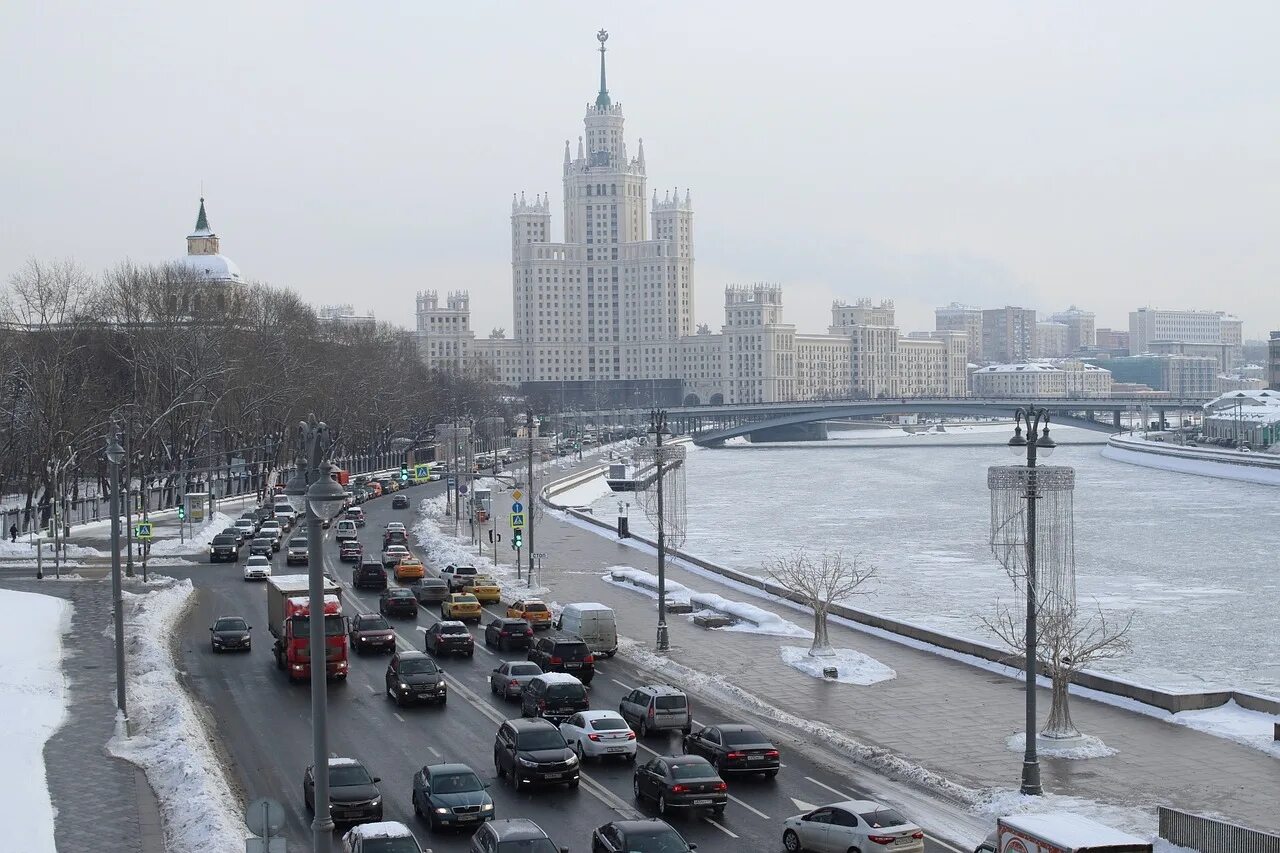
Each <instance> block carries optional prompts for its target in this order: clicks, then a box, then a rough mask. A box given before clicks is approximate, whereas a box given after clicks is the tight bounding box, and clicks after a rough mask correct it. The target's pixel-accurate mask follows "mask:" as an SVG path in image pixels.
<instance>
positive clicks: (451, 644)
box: [415, 605, 476, 657]
mask: <svg viewBox="0 0 1280 853" xmlns="http://www.w3.org/2000/svg"><path fill="white" fill-rule="evenodd" d="M415 606H416V605H415ZM423 642H424V645H425V646H426V649H427V651H429V652H431V654H433V655H447V654H460V655H466V656H467V657H472V656H474V655H475V653H476V644H475V640H473V639H472V638H471V632H470V631H468V630H467V626H466V625H463V624H462V623H461V622H453V621H445V622H437V623H435V624H434V625H432V626H431V627H430V628H428V629H427V632H426V637H425V639H424V641H423Z"/></svg>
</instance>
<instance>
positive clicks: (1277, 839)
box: [1159, 806, 1280, 853]
mask: <svg viewBox="0 0 1280 853" xmlns="http://www.w3.org/2000/svg"><path fill="white" fill-rule="evenodd" d="M1277 807H1278V808H1280V806H1277ZM1159 814H1160V837H1161V838H1163V839H1164V840H1165V841H1168V842H1169V843H1171V844H1176V845H1178V846H1179V847H1190V848H1191V849H1192V850H1199V851H1200V853H1280V835H1272V834H1271V833H1269V832H1260V831H1258V830H1256V829H1249V828H1248V827H1245V826H1240V825H1239V824H1235V823H1228V822H1227V821H1223V820H1217V819H1215V818H1211V817H1204V816H1203V815H1198V814H1191V813H1190V812H1184V811H1179V810H1178V809H1171V808H1169V807H1167V806H1160V807H1159Z"/></svg>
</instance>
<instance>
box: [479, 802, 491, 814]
mask: <svg viewBox="0 0 1280 853" xmlns="http://www.w3.org/2000/svg"><path fill="white" fill-rule="evenodd" d="M480 811H482V812H491V811H493V803H485V804H484V805H482V806H481V807H480Z"/></svg>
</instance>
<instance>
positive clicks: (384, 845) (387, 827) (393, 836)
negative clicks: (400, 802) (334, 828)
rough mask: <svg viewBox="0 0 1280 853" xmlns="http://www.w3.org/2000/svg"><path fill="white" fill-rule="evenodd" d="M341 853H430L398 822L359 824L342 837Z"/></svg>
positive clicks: (384, 821) (386, 821)
mask: <svg viewBox="0 0 1280 853" xmlns="http://www.w3.org/2000/svg"><path fill="white" fill-rule="evenodd" d="M342 853H430V851H423V849H422V845H420V844H419V843H418V839H417V838H415V837H414V835H413V832H412V831H411V830H410V829H409V827H407V826H405V825H404V824H403V823H401V822H400V821H398V820H382V821H378V822H377V823H361V824H357V825H356V826H353V827H352V828H351V829H349V830H347V834H346V835H344V836H342Z"/></svg>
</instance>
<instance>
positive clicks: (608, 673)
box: [172, 484, 961, 853]
mask: <svg viewBox="0 0 1280 853" xmlns="http://www.w3.org/2000/svg"><path fill="white" fill-rule="evenodd" d="M438 488H439V487H438V486H437V485H436V484H431V485H430V486H417V487H414V488H412V489H410V490H409V495H410V497H411V498H412V501H411V506H412V507H413V508H412V509H410V510H392V509H391V500H390V499H389V498H385V497H384V498H380V499H377V500H374V501H370V502H369V503H366V504H365V505H364V508H365V512H366V515H367V517H368V525H367V526H366V527H364V528H362V529H361V531H360V535H361V540H362V542H363V543H364V544H365V547H366V550H370V549H372V552H373V553H379V552H380V548H381V538H380V537H381V532H382V529H383V525H384V524H385V523H386V522H388V521H391V520H400V521H404V522H405V523H406V525H408V526H409V527H412V521H413V519H414V518H415V517H416V507H417V504H418V503H419V500H420V498H422V497H424V496H427V495H429V494H431V493H434V492H436V490H437V489H438ZM410 538H411V540H412V536H411V537H410ZM325 546H326V547H325V570H326V571H327V572H328V574H330V575H331V576H332V577H336V578H338V579H339V581H340V582H341V583H342V585H343V587H344V589H343V593H342V598H343V602H342V605H343V612H344V613H346V614H348V615H350V614H355V613H360V612H376V611H377V609H378V603H377V602H378V595H377V593H376V592H369V591H358V592H357V591H355V590H353V589H351V586H350V579H351V564H349V563H342V562H340V561H339V560H338V549H337V546H336V544H335V543H334V542H333V539H332V534H331V532H329V533H328V535H327V536H326V540H325ZM275 563H276V566H275V567H274V568H275V571H276V572H277V573H278V574H285V573H290V572H301V571H305V569H304V568H295V569H287V568H286V567H285V566H284V558H283V557H282V556H279V555H277V557H276V558H275ZM438 568H439V567H430V566H429V567H428V569H429V570H430V569H438ZM172 573H173V574H175V575H177V576H189V577H191V578H192V579H193V581H194V583H195V585H196V588H197V590H198V592H199V594H198V596H197V605H196V607H195V608H194V609H193V611H192V614H191V616H190V617H189V618H188V621H187V623H186V625H185V628H184V631H183V636H181V637H180V638H179V643H180V649H181V654H182V666H183V668H184V671H185V678H186V680H187V683H188V685H189V687H190V688H191V689H192V690H193V691H194V693H195V695H196V696H197V698H198V699H199V700H200V701H201V702H202V703H203V704H204V706H205V709H206V710H207V712H208V721H209V724H210V725H211V726H212V727H213V729H214V730H215V731H216V735H217V738H218V740H219V741H220V743H221V746H222V748H223V750H224V756H225V758H226V760H227V761H228V763H229V765H230V767H231V769H232V777H233V779H235V780H236V781H238V783H239V784H240V785H241V786H242V787H243V789H244V793H245V795H246V797H247V798H254V797H271V798H274V799H276V800H279V801H280V802H281V803H282V804H283V805H284V808H285V811H286V813H287V816H288V822H287V825H286V828H285V834H286V835H287V837H288V838H289V841H290V844H291V849H306V848H307V847H308V845H309V843H310V816H309V815H308V813H307V811H306V809H305V807H304V806H303V801H302V773H303V770H304V769H305V767H306V766H307V765H308V764H310V763H311V728H310V720H311V717H310V691H309V690H308V689H307V687H306V686H304V685H301V684H299V685H290V684H289V683H288V681H287V679H286V678H285V676H284V674H283V673H282V672H280V671H279V670H278V669H276V667H275V664H274V662H273V660H272V657H271V654H270V645H271V635H270V634H269V633H268V632H267V629H266V626H267V622H266V592H265V591H264V589H263V585H262V583H260V582H258V583H249V582H245V581H244V580H243V579H242V574H241V566H240V565H236V566H230V565H226V564H215V565H207V566H206V565H202V566H199V567H196V568H192V569H190V570H178V569H174V570H173V572H172ZM488 610H489V612H488V613H487V614H486V616H485V618H484V622H487V621H489V619H490V618H492V617H493V616H494V615H501V614H499V613H498V611H497V610H496V608H494V607H490V608H489V609H488ZM224 615H241V616H244V617H246V618H247V619H248V620H249V623H250V624H251V625H253V626H254V631H253V642H254V648H253V651H252V652H251V653H249V654H247V655H231V654H219V655H214V654H213V653H212V652H211V651H210V649H209V641H208V628H209V625H210V624H212V622H213V620H214V619H215V618H216V617H218V616H224ZM437 618H438V611H435V610H425V609H421V610H419V612H418V618H417V620H416V621H415V620H408V619H392V620H390V621H391V622H392V626H393V627H394V628H395V629H396V631H397V634H398V643H399V645H400V647H401V648H414V649H422V629H424V628H426V627H427V626H429V625H431V624H432V623H433V622H434V621H436V619H437ZM473 635H474V637H475V640H476V643H475V646H476V653H475V656H474V658H473V659H470V660H468V659H465V658H448V659H442V661H441V665H442V666H443V668H444V669H445V671H446V673H447V677H448V682H449V688H450V692H451V696H450V698H449V703H448V705H447V706H445V707H434V706H420V707H411V708H398V707H396V705H395V704H394V703H393V702H391V701H389V700H388V698H387V697H386V695H385V693H384V689H383V687H384V680H383V679H384V673H385V671H386V665H387V657H386V656H384V655H370V656H357V655H354V653H353V655H352V659H351V670H350V676H349V678H348V679H347V682H346V683H342V682H331V683H330V689H329V746H330V750H331V752H332V753H333V754H335V755H341V756H346V757H351V758H358V759H360V760H361V761H363V762H364V763H365V765H366V766H367V767H368V768H369V769H370V771H371V772H372V773H373V774H374V775H376V776H379V777H381V780H382V781H381V788H382V792H383V802H384V810H385V816H386V818H387V819H388V820H399V821H403V822H404V823H406V824H408V825H409V826H410V827H412V828H413V829H414V831H415V833H417V834H418V836H419V840H420V841H421V842H422V843H423V846H424V847H430V848H432V849H434V850H436V851H463V850H466V849H467V845H468V843H469V833H459V834H455V833H449V832H445V833H436V834H432V833H430V832H429V831H428V830H427V828H426V825H425V823H424V822H423V821H420V820H417V819H415V817H414V815H413V807H412V804H411V802H410V798H409V794H410V790H411V782H412V777H413V774H414V773H415V772H416V771H417V770H418V769H419V768H420V767H421V766H422V765H424V764H432V763H437V762H441V761H460V762H464V763H467V764H469V765H471V767H472V768H473V769H474V770H475V771H476V772H477V773H478V774H479V775H480V777H481V778H482V779H484V780H486V781H489V782H491V783H492V787H491V788H490V793H491V794H492V795H493V799H494V804H495V814H496V816H498V817H527V818H530V819H532V820H534V821H536V822H537V823H538V824H539V825H541V826H542V827H543V828H544V829H545V830H546V831H547V832H548V833H549V834H550V835H551V837H552V838H553V839H554V840H555V841H556V843H557V844H559V845H562V846H567V847H569V848H570V849H571V850H574V851H586V850H589V849H590V839H591V832H592V830H593V829H594V828H595V827H597V826H599V825H601V824H604V823H607V822H609V821H611V820H618V819H622V818H633V817H638V816H650V815H652V814H653V813H654V812H653V808H652V806H651V805H650V804H647V803H646V804H644V805H640V804H637V803H636V802H635V801H634V799H633V798H632V791H631V774H632V769H633V768H632V765H630V764H626V763H621V762H619V763H612V762H611V763H607V764H602V763H597V762H595V761H590V760H589V761H588V762H587V763H586V765H585V766H584V767H583V774H582V784H581V787H580V788H579V789H577V790H567V789H563V788H547V789H535V790H533V791H531V792H523V791H522V792H520V793H515V792H513V791H512V790H511V788H510V787H509V786H507V785H505V784H503V783H502V782H501V781H499V780H498V779H497V777H496V776H495V774H494V769H493V741H494V733H495V732H496V731H497V728H498V725H499V723H500V722H501V721H502V720H503V719H507V718H510V717H518V716H519V714H520V712H519V707H518V705H516V704H515V703H508V702H504V701H502V700H501V699H499V698H497V697H495V696H492V695H491V694H490V692H489V688H488V676H489V673H490V672H491V670H493V668H494V667H496V666H498V664H499V663H501V662H502V660H504V659H517V658H521V656H522V653H519V652H515V653H511V654H505V655H499V654H496V653H494V652H492V651H491V650H489V649H487V648H486V647H485V645H484V636H483V629H482V628H481V629H479V630H476V629H473ZM650 681H651V678H650V677H647V676H646V675H645V674H644V673H643V672H641V671H639V670H638V669H637V668H636V667H634V666H632V665H630V664H629V663H627V662H626V661H624V660H622V659H620V658H614V659H611V660H606V661H601V662H597V668H596V677H595V680H594V681H593V682H592V684H591V688H590V693H591V706H592V707H593V708H613V709H616V708H617V706H618V702H619V700H620V699H621V697H622V695H623V694H624V692H626V691H627V690H629V689H630V688H631V687H633V686H634V685H637V684H644V683H648V682H650ZM693 707H694V715H695V721H696V724H698V725H706V724H709V723H714V722H729V721H735V720H742V719H743V714H742V713H741V712H737V713H735V712H733V711H732V710H731V709H720V708H716V707H713V706H710V705H707V704H703V703H699V702H698V701H697V699H696V697H695V698H694V701H693ZM750 721H751V722H757V721H755V720H750ZM776 741H777V743H778V745H779V747H780V748H781V749H782V752H783V762H784V764H783V770H782V772H781V774H779V776H778V778H777V779H775V780H765V779H757V778H742V779H739V778H737V777H732V778H730V779H728V780H727V781H728V782H729V786H730V789H729V790H730V794H731V800H730V803H729V807H728V809H727V810H726V812H725V814H724V816H723V818H719V819H712V818H711V817H709V816H703V815H689V816H677V817H676V818H675V819H674V820H673V821H672V823H673V825H674V826H675V827H676V828H677V829H678V830H679V831H680V832H681V834H683V835H684V836H685V837H686V839H688V840H689V841H694V842H697V844H698V847H699V850H701V851H725V853H736V851H778V850H781V849H782V841H781V839H782V822H783V820H784V819H785V818H786V817H788V816H790V815H793V814H796V813H798V812H800V811H802V810H804V809H806V808H808V807H809V806H810V804H820V803H824V802H832V801H836V800H844V799H854V798H857V797H858V796H859V791H858V790H857V788H856V787H854V786H852V785H850V784H849V782H848V780H847V778H846V777H844V776H843V775H842V774H841V773H840V772H839V764H838V762H834V761H833V762H821V761H815V760H813V759H812V758H811V757H809V756H808V755H806V752H808V750H801V749H795V748H788V747H789V743H790V744H794V741H790V739H788V738H787V737H785V736H783V735H781V734H780V735H779V736H778V737H777V738H776ZM679 751H680V743H679V736H678V735H670V736H665V737H658V736H651V737H650V738H648V739H646V740H645V741H642V742H641V745H640V754H639V756H638V761H640V762H643V761H645V760H647V758H648V757H651V756H652V755H656V754H671V753H673V752H679ZM199 807H200V805H199V804H198V803H192V804H191V808H193V809H195V808H199ZM909 817H910V815H909ZM925 828H926V829H927V830H932V831H933V832H934V833H945V832H946V828H945V827H931V826H928V825H926V827H925ZM336 839H337V836H336V835H335V843H334V849H337V847H338V844H337V841H336ZM926 850H929V851H930V853H933V851H939V853H940V852H941V851H950V853H956V851H960V850H961V848H960V847H959V846H958V845H956V844H954V843H951V842H947V841H944V840H941V839H939V838H936V837H932V836H931V837H930V839H929V841H928V842H927V843H926Z"/></svg>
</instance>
